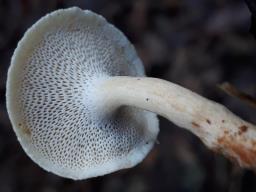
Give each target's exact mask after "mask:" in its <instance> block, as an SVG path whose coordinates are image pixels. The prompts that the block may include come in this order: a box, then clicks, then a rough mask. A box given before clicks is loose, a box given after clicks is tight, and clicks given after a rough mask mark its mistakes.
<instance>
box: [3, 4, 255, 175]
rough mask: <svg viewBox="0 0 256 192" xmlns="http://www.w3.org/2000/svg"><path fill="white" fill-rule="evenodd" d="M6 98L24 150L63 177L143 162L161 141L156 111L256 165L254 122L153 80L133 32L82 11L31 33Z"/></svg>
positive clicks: (61, 15) (50, 18) (64, 13)
mask: <svg viewBox="0 0 256 192" xmlns="http://www.w3.org/2000/svg"><path fill="white" fill-rule="evenodd" d="M6 99H7V110H8V114H9V117H10V120H11V123H12V126H13V129H14V131H15V133H16V135H17V137H18V140H19V142H20V143H21V146H22V148H23V149H24V151H25V152H26V153H27V155H28V156H29V157H30V158H31V159H32V160H33V161H34V162H36V163H37V164H38V165H39V166H41V167H42V168H43V169H45V170H47V171H50V172H53V173H55V174H57V175H59V176H62V177H66V178H72V179H86V178H90V177H96V176H100V175H104V174H107V173H111V172H114V171H117V170H120V169H124V168H129V167H133V166H135V165H136V164H138V163H139V162H141V161H142V160H143V158H144V157H145V156H146V155H147V154H148V153H149V151H150V150H151V148H152V147H153V145H154V143H155V141H156V138H157V134H158V119H157V117H156V115H155V113H156V114H159V115H161V116H163V117H165V118H167V119H169V120H170V121H171V122H173V123H174V124H176V125H177V126H179V127H182V128H185V129H187V130H189V131H191V132H192V133H193V134H195V135H196V136H198V137H199V138H200V139H201V140H202V142H203V143H204V144H205V145H206V146H208V147H209V148H210V149H212V150H215V151H218V152H220V153H222V154H224V155H225V156H227V157H229V158H230V159H231V160H233V161H235V162H237V163H238V164H239V165H241V166H242V167H246V168H252V169H253V168H255V167H256V140H255V138H256V129H255V126H254V125H252V124H250V123H248V122H246V121H244V120H242V119H241V118H239V117H238V116H236V115H234V114H233V113H232V112H230V111H229V110H228V109H226V108H225V107H224V106H222V105H220V104H218V103H215V102H214V101H210V100H208V99H206V98H204V97H202V96H200V95H198V94H196V93H194V92H192V91H190V90H188V89H185V88H183V87H181V86H179V85H176V84H173V83H171V82H167V81H164V80H161V79H156V78H149V77H145V73H144V68H143V65H142V62H141V60H140V59H139V58H138V56H137V54H136V51H135V49H134V47H133V46H132V44H131V43H130V42H129V41H128V40H127V38H126V37H125V36H124V34H123V33H122V32H120V31H119V30H118V29H117V28H115V27H114V26H113V25H111V24H109V23H108V22H107V21H106V20H105V19H104V18H103V17H102V16H100V15H97V14H95V13H93V12H91V11H88V10H86V11H83V10H81V9H79V8H77V7H73V8H68V9H62V10H57V11H54V12H52V13H50V14H48V15H46V16H45V17H43V18H41V19H40V20H39V21H38V22H36V23H35V24H34V25H33V26H32V27H31V28H30V29H28V30H27V32H26V33H25V35H24V37H23V38H22V39H21V41H20V42H19V43H18V46H17V48H16V50H15V51H14V54H13V57H12V60H11V65H10V68H9V71H8V79H7V93H6Z"/></svg>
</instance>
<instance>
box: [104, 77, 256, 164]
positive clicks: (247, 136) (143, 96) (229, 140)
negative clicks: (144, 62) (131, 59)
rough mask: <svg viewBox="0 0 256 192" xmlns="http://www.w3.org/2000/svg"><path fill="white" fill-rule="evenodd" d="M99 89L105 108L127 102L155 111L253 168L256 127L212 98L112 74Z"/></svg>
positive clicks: (158, 81) (170, 85)
mask: <svg viewBox="0 0 256 192" xmlns="http://www.w3.org/2000/svg"><path fill="white" fill-rule="evenodd" d="M100 92H101V94H102V98H103V99H104V100H105V102H104V103H107V104H106V105H107V106H105V109H108V110H115V109H116V108H118V107H120V106H122V105H129V106H134V107H138V108H142V109H145V110H148V111H152V112H155V113H157V114H159V115H161V116H163V117H165V118H167V119H169V120H170V121H171V122H173V123H174V124H176V125H177V126H179V127H183V128H186V129H188V130H189V131H191V132H192V133H193V134H195V135H197V136H198V137H199V138H200V139H201V140H202V141H203V142H204V143H205V144H206V145H207V146H208V147H209V148H211V149H212V150H214V151H217V152H220V153H222V154H224V155H225V156H227V157H228V158H229V159H231V160H233V161H235V162H237V163H238V164H239V165H240V166H242V167H247V168H256V127H255V126H254V125H252V124H250V123H248V122H246V121H244V120H242V119H241V118H239V117H238V116H236V115H234V114H233V113H232V112H230V111H229V110H228V109H227V108H225V107H224V106H222V105H220V104H218V103H216V102H214V101H211V100H208V99H206V98H204V97H202V96H200V95H198V94H196V93H194V92H192V91H190V90H188V89H185V88H183V87H181V86H179V85H176V84H173V83H171V82H167V81H164V80H161V79H156V78H148V77H124V76H122V77H121V76H117V77H111V78H109V79H107V80H105V81H104V82H103V83H102V84H101V85H100Z"/></svg>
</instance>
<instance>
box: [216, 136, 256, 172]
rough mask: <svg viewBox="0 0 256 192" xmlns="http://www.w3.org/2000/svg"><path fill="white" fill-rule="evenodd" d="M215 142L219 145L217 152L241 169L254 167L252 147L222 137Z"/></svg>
mask: <svg viewBox="0 0 256 192" xmlns="http://www.w3.org/2000/svg"><path fill="white" fill-rule="evenodd" d="M217 141H218V144H219V145H220V146H219V149H220V150H218V152H220V153H222V154H224V155H225V156H226V157H227V158H229V159H231V160H232V161H236V162H237V163H238V164H239V165H240V166H242V167H248V168H249V167H255V159H256V149H254V148H253V146H252V147H249V146H245V145H244V144H243V143H240V142H239V141H237V140H236V139H234V138H233V137H231V136H222V137H220V138H218V139H217Z"/></svg>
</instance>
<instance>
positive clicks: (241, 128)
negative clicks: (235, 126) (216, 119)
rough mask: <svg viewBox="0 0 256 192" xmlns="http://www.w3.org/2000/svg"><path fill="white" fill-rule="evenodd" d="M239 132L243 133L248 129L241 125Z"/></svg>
mask: <svg viewBox="0 0 256 192" xmlns="http://www.w3.org/2000/svg"><path fill="white" fill-rule="evenodd" d="M239 130H240V131H241V132H242V133H245V132H246V131H247V130H248V127H247V126H246V125H242V126H240V127H239Z"/></svg>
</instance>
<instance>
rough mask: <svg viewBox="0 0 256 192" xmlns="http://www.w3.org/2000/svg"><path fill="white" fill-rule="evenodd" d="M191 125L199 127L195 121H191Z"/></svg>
mask: <svg viewBox="0 0 256 192" xmlns="http://www.w3.org/2000/svg"><path fill="white" fill-rule="evenodd" d="M192 125H193V126H194V127H200V125H199V124H198V123H196V122H194V121H193V122H192Z"/></svg>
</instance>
